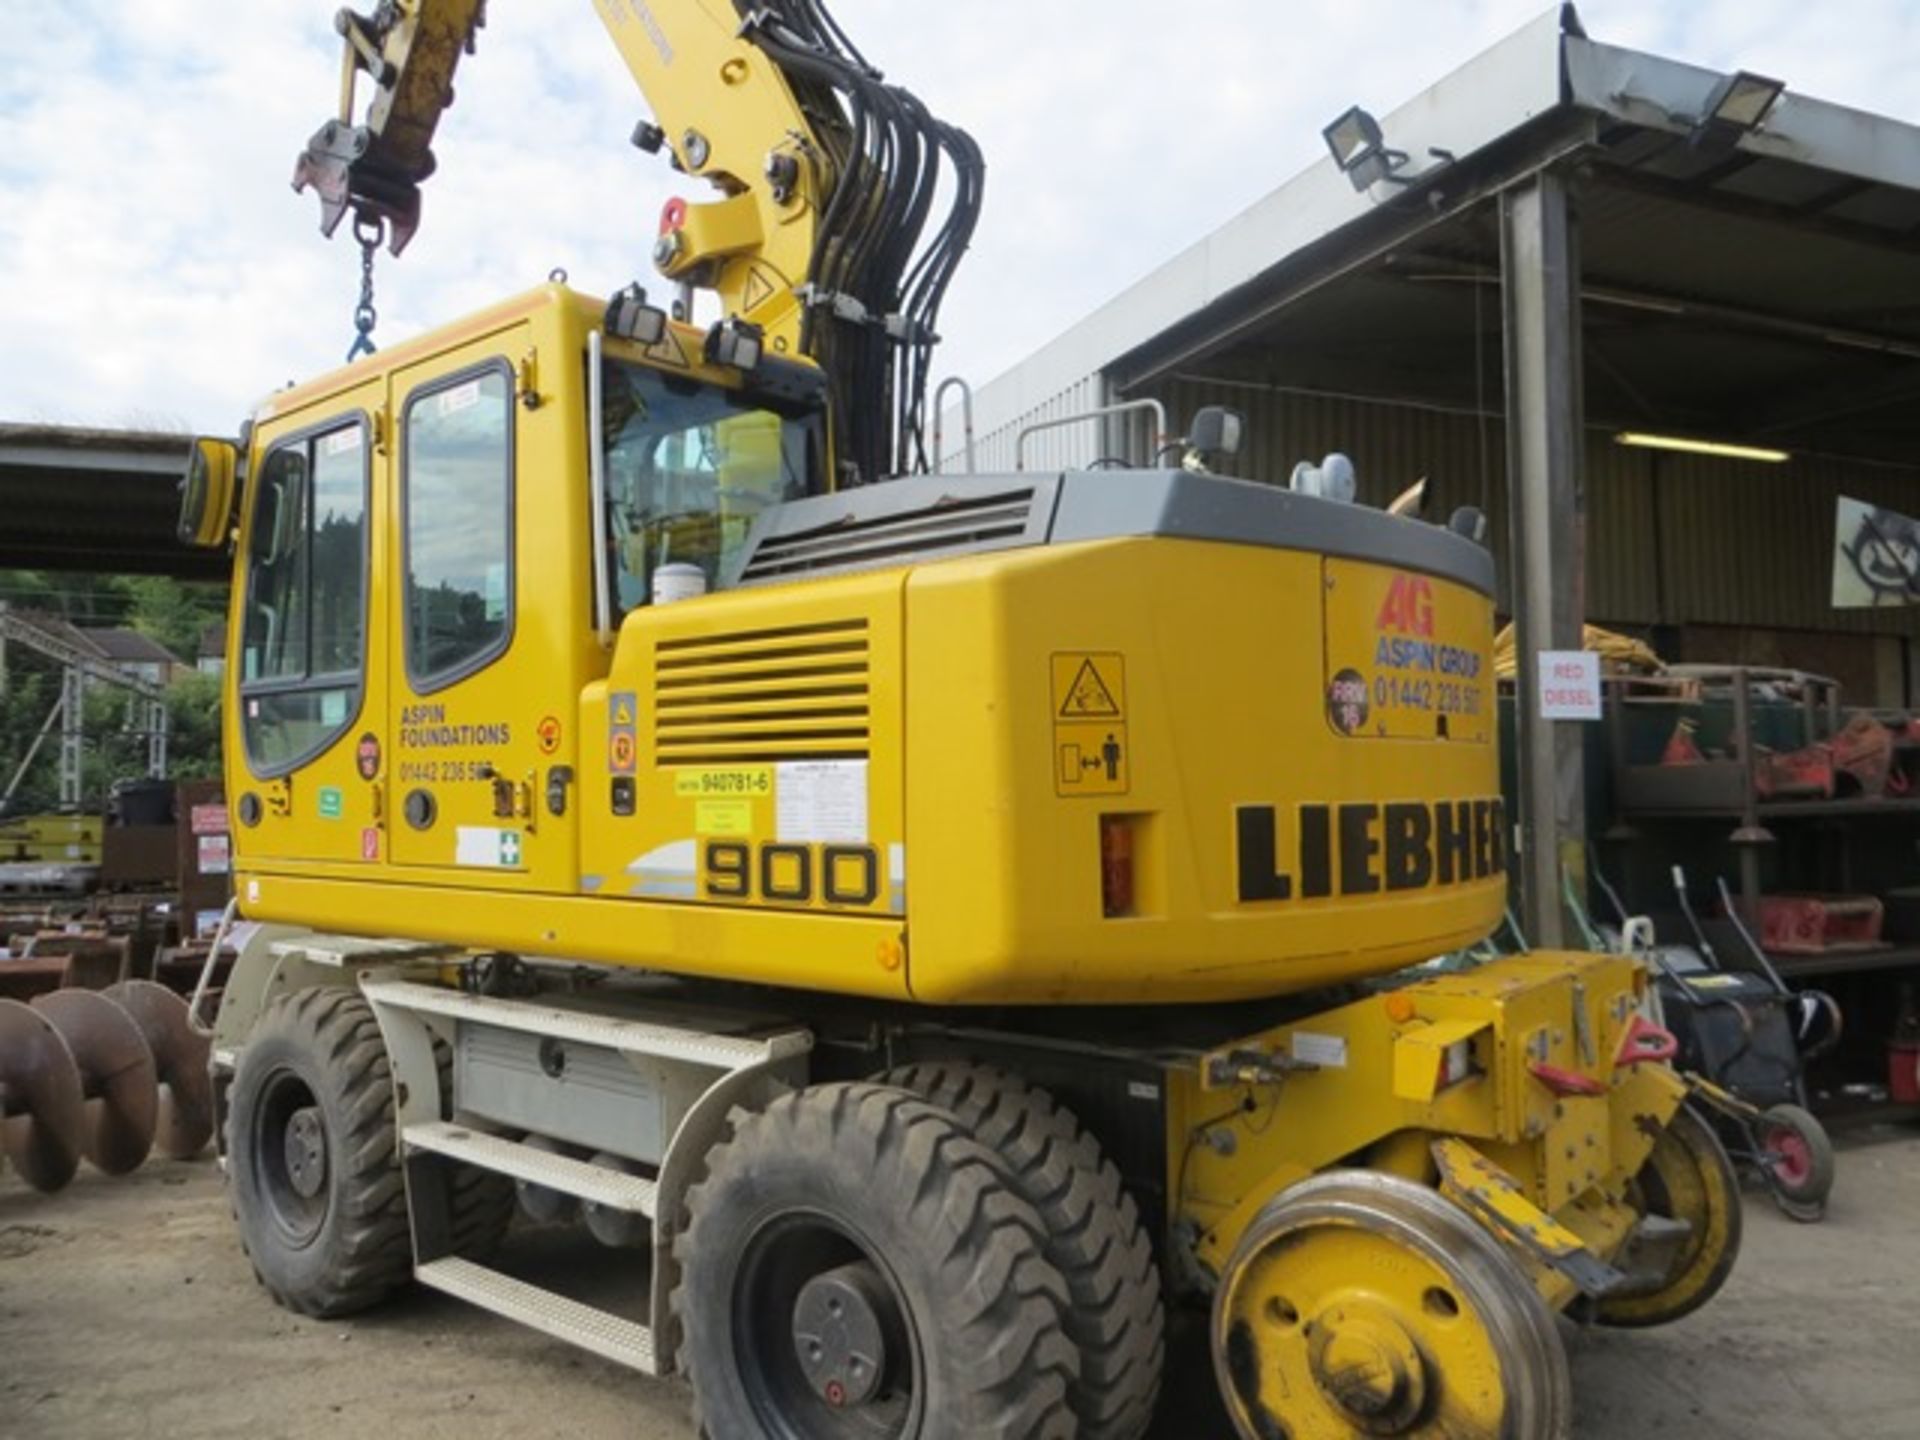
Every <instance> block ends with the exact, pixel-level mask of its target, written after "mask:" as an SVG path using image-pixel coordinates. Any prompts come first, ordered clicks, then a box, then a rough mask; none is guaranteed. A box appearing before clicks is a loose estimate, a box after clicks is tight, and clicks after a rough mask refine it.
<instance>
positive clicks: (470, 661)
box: [403, 364, 513, 695]
mask: <svg viewBox="0 0 1920 1440" xmlns="http://www.w3.org/2000/svg"><path fill="white" fill-rule="evenodd" d="M404 464H405V474H404V481H403V483H404V486H405V506H406V567H407V572H406V573H407V602H406V603H407V615H406V621H407V625H406V650H407V676H408V678H409V679H410V680H411V681H412V682H413V687H414V690H415V692H416V693H418V694H423V695H424V694H427V693H428V692H430V691H433V690H437V689H440V688H442V687H444V686H447V685H450V684H452V683H453V682H454V681H456V680H459V679H461V678H463V677H464V676H467V675H471V674H472V673H473V672H474V671H476V670H479V669H480V668H482V667H483V666H485V665H486V664H487V663H488V662H489V661H491V660H493V659H494V658H495V657H496V656H498V655H499V654H500V653H501V652H502V651H504V650H505V649H506V648H507V643H508V640H509V639H510V638H511V635H512V630H513V384H512V380H511V378H510V376H509V374H508V372H507V369H506V367H505V365H504V364H498V365H494V366H491V367H489V368H488V369H486V370H484V371H481V372H479V373H474V372H471V371H469V372H467V373H466V374H465V375H463V376H455V377H453V378H451V379H450V380H447V381H444V382H440V383H437V384H435V385H434V386H432V387H431V388H428V389H425V390H421V391H418V392H416V393H415V394H414V396H413V397H412V399H410V400H409V401H408V402H407V415H406V445H405V460H404Z"/></svg>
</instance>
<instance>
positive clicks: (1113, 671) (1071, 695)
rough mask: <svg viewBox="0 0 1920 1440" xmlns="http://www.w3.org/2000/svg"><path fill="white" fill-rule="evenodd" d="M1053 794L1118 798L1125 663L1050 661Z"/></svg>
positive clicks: (1110, 656)
mask: <svg viewBox="0 0 1920 1440" xmlns="http://www.w3.org/2000/svg"><path fill="white" fill-rule="evenodd" d="M1052 703H1053V788H1054V793H1055V794H1057V795H1062V796H1067V797H1074V796H1080V795H1124V794H1126V793H1127V791H1128V789H1129V788H1130V786H1131V784H1132V781H1131V778H1130V773H1129V769H1128V764H1129V761H1128V739H1127V663H1126V659H1125V657H1123V656H1121V655H1119V654H1117V653H1115V652H1112V651H1072V652H1069V653H1065V654H1060V655H1055V656H1054V657H1053V687H1052Z"/></svg>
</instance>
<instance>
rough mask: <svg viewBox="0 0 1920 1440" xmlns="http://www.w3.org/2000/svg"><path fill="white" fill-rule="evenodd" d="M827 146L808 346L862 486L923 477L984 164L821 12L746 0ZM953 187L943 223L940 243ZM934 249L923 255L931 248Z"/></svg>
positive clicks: (747, 14) (839, 440) (812, 2)
mask: <svg viewBox="0 0 1920 1440" xmlns="http://www.w3.org/2000/svg"><path fill="white" fill-rule="evenodd" d="M735 3H736V5H737V6H738V8H739V11H740V14H741V19H742V22H743V24H744V25H745V26H746V27H747V29H748V30H749V31H750V32H751V34H752V35H753V38H754V42H755V43H756V44H757V45H759V46H760V48H761V49H762V50H764V51H765V52H766V54H767V55H768V56H769V57H770V58H771V59H772V60H773V61H774V62H775V63H776V64H778V65H779V66H780V68H781V70H782V71H783V72H784V73H785V74H786V76H787V79H788V81H789V83H790V84H791V85H792V86H793V88H794V90H795V93H796V96H797V98H798V99H799V100H800V103H801V105H802V106H803V107H804V108H805V109H806V110H807V111H808V112H809V114H810V115H814V116H819V117H822V118H826V117H834V119H835V120H836V121H837V123H827V124H821V125H819V126H818V127H817V129H818V133H819V135H820V136H821V137H822V138H823V143H826V144H829V145H836V144H844V146H845V153H842V154H835V155H832V156H830V157H828V158H829V160H830V161H831V164H832V170H833V174H834V176H835V183H834V187H833V190H832V193H831V195H830V196H829V197H828V199H827V202H826V206H825V210H824V213H823V215H822V217H821V224H820V227H819V238H818V239H817V241H816V242H815V248H814V254H813V263H812V266H811V284H810V286H809V289H808V294H807V301H808V315H807V321H806V325H805V328H804V331H803V335H802V348H803V349H804V350H805V351H806V352H807V353H808V354H809V355H811V356H813V357H814V359H816V360H817V361H818V362H819V363H820V365H821V367H822V368H823V369H824V370H825V371H826V372H827V374H828V376H829V377H830V380H831V385H830V391H831V394H832V397H833V398H832V404H833V408H834V431H835V435H836V444H837V448H838V451H839V455H840V460H841V465H842V469H843V471H844V472H845V476H846V479H847V480H849V481H852V482H853V483H870V482H872V481H874V480H878V479H880V478H882V477H884V476H887V475H893V474H905V473H908V472H911V471H924V470H926V469H928V468H930V467H929V463H928V455H927V450H926V424H927V387H928V383H929V380H930V379H931V372H932V364H933V348H934V346H935V344H936V343H937V342H938V340H939V330H938V326H939V318H940V306H941V302H942V301H943V300H944V299H945V297H946V292H947V286H948V285H949V284H950V283H951V281H952V279H953V274H954V271H955V270H956V269H957V268H958V266H959V263H960V259H961V257H962V256H963V255H964V254H965V253H966V249H967V246H968V244H969V243H970V242H971V240H972V238H973V231H974V226H975V225H976V224H977V223H978V221H979V217H980V206H981V201H982V198H983V195H984V189H985V182H986V165H985V162H984V161H983V160H982V158H981V154H980V147H979V146H978V145H977V144H975V143H974V141H973V138H972V137H971V136H970V135H968V134H967V133H966V132H965V131H964V130H961V129H958V128H957V127H955V126H952V125H948V124H946V123H944V122H942V121H940V120H938V119H936V118H935V117H934V116H933V115H932V114H931V113H929V111H928V110H927V107H926V106H925V105H924V104H922V103H921V102H920V100H918V99H917V98H916V97H914V96H913V95H911V94H909V93H908V92H907V91H905V90H903V89H901V88H900V87H899V86H896V85H889V84H887V83H886V82H885V81H884V79H883V78H882V77H881V75H880V72H879V71H877V70H876V69H874V68H873V67H872V66H871V65H869V64H868V63H867V61H866V59H865V57H864V56H862V55H861V53H860V52H859V50H857V49H856V48H855V47H854V45H853V44H852V42H851V41H850V40H848V39H847V36H846V34H845V32H844V31H842V30H841V29H840V27H839V25H838V24H836V23H835V21H834V19H833V17H832V16H831V15H830V14H828V12H827V9H826V6H825V5H824V4H822V3H821V0H769V3H754V0H735ZM943 182H944V185H945V186H946V187H947V188H948V189H950V191H951V194H950V196H949V197H948V198H947V203H946V209H945V214H944V216H943V217H942V218H941V219H940V222H939V224H938V226H937V228H935V229H934V230H933V232H932V234H931V236H930V237H929V236H928V235H927V229H928V225H929V222H930V221H931V219H932V218H933V216H934V213H935V211H936V209H938V208H939V205H940V201H941V198H942V196H941V191H942V188H943ZM923 238H924V243H923Z"/></svg>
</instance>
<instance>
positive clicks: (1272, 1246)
mask: <svg viewBox="0 0 1920 1440" xmlns="http://www.w3.org/2000/svg"><path fill="white" fill-rule="evenodd" d="M1213 1353H1214V1365H1215V1368H1216V1370H1217V1371H1218V1373H1219V1380H1220V1390H1221V1394H1222V1395H1223V1397H1224V1398H1225V1400H1226V1403H1227V1408H1228V1411H1229V1413H1230V1414H1231V1415H1232V1416H1233V1420H1234V1424H1235V1426H1236V1427H1237V1429H1238V1431H1239V1433H1240V1435H1241V1437H1242V1440H1361V1437H1369V1436H1384V1435H1392V1436H1410V1437H1422V1440H1442V1437H1455V1436H1465V1435H1474V1436H1489V1437H1491V1436H1503V1437H1514V1440H1521V1437H1524V1440H1566V1437H1568V1436H1570V1435H1571V1434H1572V1423H1573V1422H1572V1410H1573V1402H1572V1384H1571V1381H1570V1379H1569V1377H1568V1372H1567V1360H1566V1354H1565V1351H1564V1350H1563V1349H1562V1347H1561V1344H1560V1336H1559V1332H1558V1331H1557V1330H1556V1329H1555V1327H1554V1320H1553V1315H1552V1313H1551V1312H1550V1311H1549V1310H1548V1309H1547V1306H1546V1302H1545V1301H1543V1300H1542V1299H1541V1298H1540V1295H1539V1293H1538V1292H1537V1291H1536V1290H1535V1289H1534V1288H1533V1285H1532V1283H1531V1282H1530V1281H1529V1280H1528V1279H1527V1277H1526V1275H1525V1273H1524V1272H1522V1270H1521V1269H1520V1267H1519V1266H1518V1265H1517V1264H1516V1263H1515V1262H1514V1260H1513V1259H1512V1258H1511V1257H1510V1256H1509V1255H1508V1254H1507V1252H1506V1251H1505V1250H1504V1249H1503V1248H1502V1247H1501V1245H1500V1243H1499V1242H1498V1241H1497V1240H1495V1239H1494V1238H1493V1237H1492V1236H1491V1235H1489V1234H1488V1233H1487V1232H1486V1231H1485V1230H1483V1229H1482V1228H1481V1227H1480V1226H1478V1225H1476V1224H1475V1223H1474V1222H1473V1221H1472V1220H1471V1219H1470V1218H1468V1216H1467V1215H1466V1214H1465V1213H1464V1212H1463V1211H1461V1210H1460V1208H1459V1207H1458V1206H1456V1205H1454V1204H1453V1203H1452V1202H1451V1201H1449V1200H1447V1199H1445V1198H1444V1197H1443V1196H1441V1195H1439V1194H1438V1193H1437V1192H1435V1191H1433V1190H1429V1189H1428V1188H1426V1187H1425V1186H1423V1185H1416V1184H1414V1183H1413V1182H1412V1181H1410V1180H1403V1179H1401V1178H1399V1177H1398V1176H1393V1175H1385V1174H1377V1173H1373V1172H1365V1171H1351V1170H1349V1171H1333V1172H1329V1173H1327V1174H1324V1175H1317V1176H1315V1177H1313V1178H1312V1179H1310V1180H1305V1181H1302V1182H1301V1183H1300V1184H1298V1185H1295V1186H1293V1187H1292V1188H1290V1189H1288V1190H1286V1191H1284V1192H1282V1194H1281V1195H1279V1196H1278V1197H1277V1198H1276V1199H1275V1200H1274V1201H1273V1202H1272V1203H1271V1204H1269V1205H1268V1206H1267V1207H1266V1208H1265V1209H1264V1210H1262V1211H1261V1212H1260V1214H1259V1216H1258V1217H1257V1218H1255V1220H1254V1222H1253V1223H1252V1224H1251V1225H1250V1226H1248V1227H1247V1231H1246V1233H1245V1234H1244V1235H1243V1236H1242V1237H1241V1239H1240V1242H1239V1244H1238V1245H1237V1246H1235V1248H1234V1252H1233V1256H1232V1258H1231V1259H1230V1260H1229V1261H1228V1262H1227V1267H1226V1270H1225V1271H1224V1273H1223V1274H1222V1276H1221V1282H1220V1289H1219V1291H1218V1293H1217V1294H1216V1296H1215V1299H1214V1312H1213Z"/></svg>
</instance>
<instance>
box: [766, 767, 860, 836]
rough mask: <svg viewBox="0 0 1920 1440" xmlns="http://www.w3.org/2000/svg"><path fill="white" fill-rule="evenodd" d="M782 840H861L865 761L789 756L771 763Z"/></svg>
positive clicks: (776, 820)
mask: <svg viewBox="0 0 1920 1440" xmlns="http://www.w3.org/2000/svg"><path fill="white" fill-rule="evenodd" d="M773 793H774V817H775V825H776V827H777V829H778V830H779V835H780V843H781V844H782V845H864V844H866V843H867V762H866V761H864V760H795V761H791V762H789V763H787V764H784V765H776V766H775V767H774V787H773Z"/></svg>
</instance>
